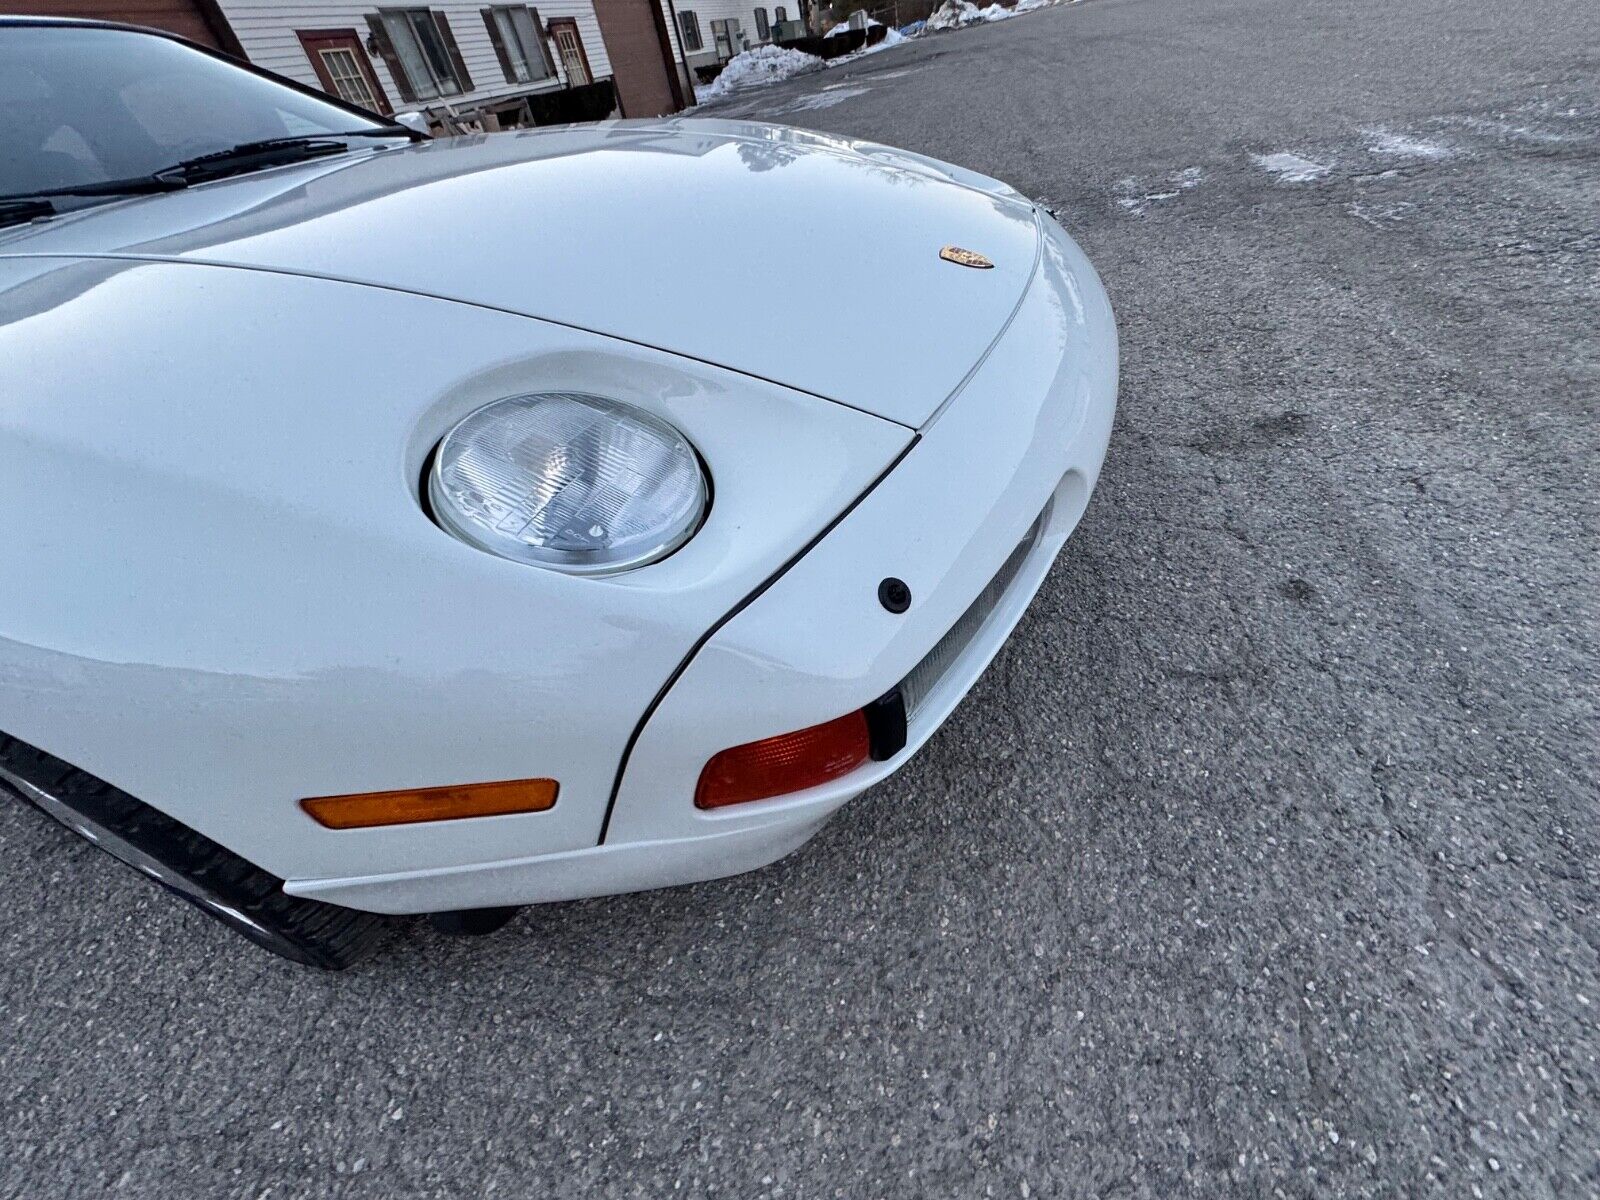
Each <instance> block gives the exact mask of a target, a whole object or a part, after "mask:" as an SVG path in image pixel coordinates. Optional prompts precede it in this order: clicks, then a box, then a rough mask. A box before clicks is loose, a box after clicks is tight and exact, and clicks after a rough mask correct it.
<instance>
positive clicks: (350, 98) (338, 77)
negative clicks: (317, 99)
mask: <svg viewBox="0 0 1600 1200" xmlns="http://www.w3.org/2000/svg"><path fill="white" fill-rule="evenodd" d="M298 36H299V38H300V44H301V45H302V46H304V47H305V51H306V57H307V58H309V59H310V60H311V68H312V70H314V71H316V73H317V78H318V80H320V81H321V83H322V90H323V91H325V92H327V93H328V94H329V95H330V96H337V97H339V99H341V100H343V101H344V102H345V103H346V104H354V105H356V106H358V107H360V108H364V109H366V110H367V111H368V112H375V113H381V114H382V115H383V116H388V115H389V114H391V113H392V112H394V109H392V108H391V107H389V98H388V97H387V96H385V95H384V94H383V85H382V84H381V83H379V82H378V76H377V75H376V74H375V73H374V72H373V70H372V60H371V59H370V58H368V57H367V51H366V48H365V47H364V46H362V44H361V39H360V38H358V37H356V31H355V30H354V29H317V30H302V31H300V32H299V35H298Z"/></svg>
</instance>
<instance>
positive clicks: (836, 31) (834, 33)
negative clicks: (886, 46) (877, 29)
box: [828, 9, 883, 37]
mask: <svg viewBox="0 0 1600 1200" xmlns="http://www.w3.org/2000/svg"><path fill="white" fill-rule="evenodd" d="M856 11H857V12H859V11H860V10H859V9H857V10H856ZM854 16H855V14H854V13H852V14H851V15H850V17H847V18H845V19H844V20H843V21H840V22H839V23H838V24H837V25H835V26H834V27H833V28H832V29H830V30H828V36H829V37H838V36H839V35H840V34H841V33H849V32H850V31H851V30H852V29H854V28H855V26H853V25H851V24H850V20H851V18H853V17H854ZM882 24H883V22H882V21H879V20H877V19H876V18H875V17H868V18H867V23H866V24H865V25H863V26H861V28H862V29H871V28H872V27H873V26H874V25H882Z"/></svg>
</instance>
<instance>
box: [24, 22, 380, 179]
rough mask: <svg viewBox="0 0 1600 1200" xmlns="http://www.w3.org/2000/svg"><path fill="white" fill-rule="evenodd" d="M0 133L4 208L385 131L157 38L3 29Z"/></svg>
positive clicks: (92, 31)
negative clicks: (256, 151)
mask: <svg viewBox="0 0 1600 1200" xmlns="http://www.w3.org/2000/svg"><path fill="white" fill-rule="evenodd" d="M0 124H3V125H4V129H3V131H0V199H3V198H5V197H7V196H25V195H31V194H34V193H39V192H49V191H52V190H54V189H71V188H81V187H84V186H85V185H93V184H99V183H107V182H110V181H114V180H124V179H138V178H142V177H147V176H150V175H152V174H154V173H155V172H158V171H162V170H164V169H166V168H169V167H171V166H172V165H173V164H175V163H179V162H183V161H187V160H191V159H194V158H197V157H199V156H201V155H206V154H215V153H218V152H219V151H224V150H228V149H230V148H232V147H235V146H238V145H240V144H241V143H247V142H260V141H264V140H267V139H272V138H288V137H295V138H299V137H316V136H317V135H320V134H336V133H348V132H352V131H364V130H368V129H370V130H379V129H381V128H383V127H385V126H387V125H388V124H389V123H388V122H386V121H383V120H381V119H379V118H377V117H373V118H371V119H370V120H363V118H361V117H360V116H358V115H356V114H355V113H353V112H351V111H350V110H349V109H347V108H343V107H339V106H336V105H334V104H331V103H328V102H325V101H323V100H319V99H317V98H316V97H315V96H309V95H306V94H305V93H303V92H298V91H295V90H294V89H293V88H289V87H285V86H284V85H282V84H280V83H276V82H274V81H273V80H271V79H268V78H264V77H263V76H260V75H257V74H255V73H254V72H252V71H246V70H244V69H242V68H240V67H237V66H234V65H233V64H231V63H229V62H227V61H225V60H223V59H220V58H216V57H213V56H212V55H210V54H206V53H205V52H203V51H201V50H198V49H195V48H194V47H192V46H188V45H185V44H184V43H182V42H177V41H173V40H172V39H170V38H165V37H160V36H157V35H155V34H149V33H137V32H134V31H131V30H121V29H96V28H92V27H91V28H84V27H78V28H73V27H69V26H48V25H13V26H5V25H0ZM404 134H405V131H404V130H400V129H396V130H395V136H397V137H399V136H404Z"/></svg>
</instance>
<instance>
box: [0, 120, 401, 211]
mask: <svg viewBox="0 0 1600 1200" xmlns="http://www.w3.org/2000/svg"><path fill="white" fill-rule="evenodd" d="M369 137H405V138H410V139H411V140H412V141H419V140H421V137H422V135H421V134H419V133H417V132H416V131H415V130H412V129H407V128H406V127H405V126H404V125H383V126H379V127H377V128H375V129H349V130H342V131H340V132H337V133H319V134H314V135H312V136H309V137H278V138H263V139H261V140H260V141H255V142H241V143H240V144H239V145H237V146H230V147H228V148H227V149H226V150H216V151H213V152H212V153H210V154H201V155H198V156H197V157H195V158H186V159H184V160H183V161H182V162H179V163H173V164H172V166H170V167H163V168H162V169H161V170H159V171H152V172H151V173H150V174H149V175H141V176H138V177H136V178H133V179H108V180H105V181H103V182H100V183H80V184H73V185H72V186H70V187H60V188H49V189H47V190H45V191H40V192H24V193H22V194H21V195H16V196H0V204H5V203H10V202H12V201H23V200H34V199H47V198H49V197H51V196H135V195H140V194H144V193H148V192H175V191H178V190H180V189H182V188H186V187H188V186H189V185H190V184H191V183H201V182H204V181H205V180H207V179H218V178H221V177H222V176H224V175H234V174H238V173H241V172H244V171H256V170H261V169H262V168H265V167H276V166H282V165H284V164H286V163H292V162H299V161H301V160H303V159H308V158H321V157H322V156H324V155H327V154H342V153H344V152H345V151H346V150H348V149H350V147H349V146H347V145H345V143H344V140H343V139H345V138H369Z"/></svg>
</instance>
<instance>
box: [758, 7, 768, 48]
mask: <svg viewBox="0 0 1600 1200" xmlns="http://www.w3.org/2000/svg"><path fill="white" fill-rule="evenodd" d="M771 34H772V26H771V25H769V24H768V23H767V10H766V9H764V8H758V9H756V37H757V38H759V39H760V40H761V41H763V42H764V41H766V40H767V38H768V37H769V36H771Z"/></svg>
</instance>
